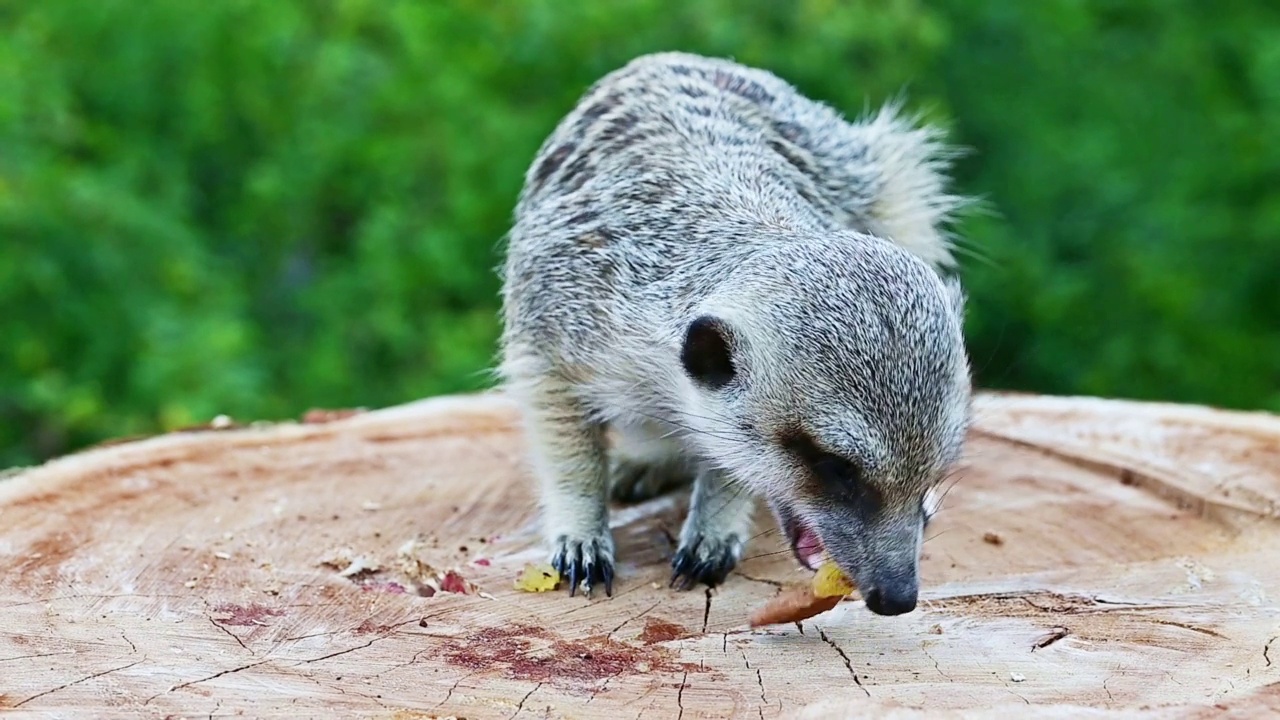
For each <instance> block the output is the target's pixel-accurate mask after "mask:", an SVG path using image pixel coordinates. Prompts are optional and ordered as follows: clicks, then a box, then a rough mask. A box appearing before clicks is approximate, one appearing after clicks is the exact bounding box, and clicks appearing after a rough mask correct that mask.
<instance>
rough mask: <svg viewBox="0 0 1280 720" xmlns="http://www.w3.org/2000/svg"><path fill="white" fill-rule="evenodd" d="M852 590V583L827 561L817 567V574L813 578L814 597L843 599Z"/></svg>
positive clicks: (837, 567)
mask: <svg viewBox="0 0 1280 720" xmlns="http://www.w3.org/2000/svg"><path fill="white" fill-rule="evenodd" d="M853 590H854V587H853V581H851V580H850V579H849V578H848V577H847V576H845V574H844V572H843V571H842V570H840V568H839V566H837V565H836V564H835V563H833V562H831V561H829V560H828V561H827V562H824V563H822V564H821V565H819V566H818V572H817V573H816V574H814V576H813V595H814V597H820V598H825V597H836V596H840V597H843V596H845V595H848V594H849V593H851V592H853Z"/></svg>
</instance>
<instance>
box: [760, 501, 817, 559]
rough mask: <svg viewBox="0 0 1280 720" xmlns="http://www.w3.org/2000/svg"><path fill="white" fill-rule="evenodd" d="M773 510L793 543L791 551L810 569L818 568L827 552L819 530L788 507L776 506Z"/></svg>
mask: <svg viewBox="0 0 1280 720" xmlns="http://www.w3.org/2000/svg"><path fill="white" fill-rule="evenodd" d="M773 512H774V515H775V516H777V518H778V525H779V526H780V527H781V528H782V531H783V532H784V533H786V535H787V540H788V542H790V543H791V552H792V554H794V555H795V556H796V560H798V561H799V562H800V564H801V565H803V566H805V567H807V568H809V569H810V570H817V569H818V564H819V563H821V562H822V556H823V554H824V553H825V552H826V548H824V547H823V546H822V539H821V538H820V537H818V533H817V531H815V530H814V529H813V527H812V526H810V525H809V524H808V523H807V522H805V521H804V519H803V518H801V517H800V516H799V515H796V514H795V513H794V512H792V511H791V510H790V509H788V508H785V507H780V506H775V507H774V509H773Z"/></svg>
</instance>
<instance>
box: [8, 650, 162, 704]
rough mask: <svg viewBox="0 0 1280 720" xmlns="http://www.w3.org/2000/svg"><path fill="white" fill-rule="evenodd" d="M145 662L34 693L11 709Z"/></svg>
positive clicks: (116, 668)
mask: <svg viewBox="0 0 1280 720" xmlns="http://www.w3.org/2000/svg"><path fill="white" fill-rule="evenodd" d="M146 660H147V659H146V658H142V659H141V660H134V661H133V662H131V663H129V664H128V665H121V666H120V667H115V668H110V669H108V670H103V671H102V672H96V673H93V674H92V675H88V676H86V677H82V678H80V679H79V680H73V681H71V682H69V683H65V684H63V685H59V686H58V687H56V688H51V689H49V690H45V691H44V692H40V693H36V694H35V695H32V696H31V697H29V698H27V699H26V700H23V701H21V702H18V703H15V704H14V706H13V707H15V708H20V707H22V706H23V705H26V704H27V703H29V702H31V701H32V700H38V699H40V698H42V697H44V696H46V695H52V694H53V693H56V692H58V691H59V690H66V689H67V688H69V687H73V686H75V685H79V684H80V683H85V682H89V681H90V680H93V679H94V678H100V677H102V676H103V675H110V674H111V673H114V672H120V671H121V670H128V669H129V668H131V667H133V666H134V665H138V664H139V663H143V662H146Z"/></svg>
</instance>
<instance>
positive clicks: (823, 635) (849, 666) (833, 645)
mask: <svg viewBox="0 0 1280 720" xmlns="http://www.w3.org/2000/svg"><path fill="white" fill-rule="evenodd" d="M814 627H817V626H816V625H815V626H814ZM818 637H820V638H822V642H824V643H826V644H828V645H830V646H831V648H832V649H833V650H835V651H836V652H838V653H840V658H841V659H842V660H844V666H845V668H847V669H848V670H849V674H850V675H852V676H853V684H854V685H857V686H858V687H860V688H862V692H864V693H866V694H867V697H871V691H870V690H868V689H867V688H866V687H864V686H863V685H862V681H861V680H859V679H858V673H856V672H854V670H853V662H852V661H851V660H849V656H848V655H846V654H845V652H844V648H841V647H840V646H839V645H837V644H836V642H835V641H834V640H832V639H831V638H829V637H827V633H826V632H825V631H824V630H823V629H822V628H820V627H819V628H818Z"/></svg>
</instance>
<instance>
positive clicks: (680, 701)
mask: <svg viewBox="0 0 1280 720" xmlns="http://www.w3.org/2000/svg"><path fill="white" fill-rule="evenodd" d="M688 682H689V673H688V671H685V674H684V676H683V677H681V678H680V689H679V690H678V691H676V707H678V708H680V714H679V715H678V716H676V720H683V718H684V688H685V685H686V684H688Z"/></svg>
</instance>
